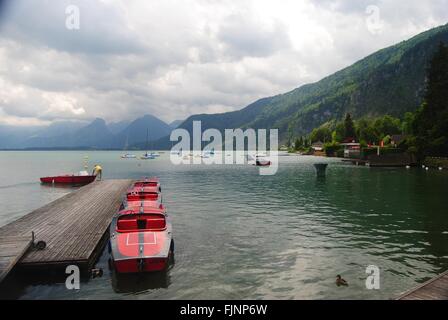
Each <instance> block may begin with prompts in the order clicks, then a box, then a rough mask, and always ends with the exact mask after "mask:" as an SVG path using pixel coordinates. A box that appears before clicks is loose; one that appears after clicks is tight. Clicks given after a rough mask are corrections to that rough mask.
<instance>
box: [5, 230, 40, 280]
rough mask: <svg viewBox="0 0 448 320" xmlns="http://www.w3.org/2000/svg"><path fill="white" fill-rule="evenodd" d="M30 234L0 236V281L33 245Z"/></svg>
mask: <svg viewBox="0 0 448 320" xmlns="http://www.w3.org/2000/svg"><path fill="white" fill-rule="evenodd" d="M31 241H32V239H31V234H30V235H29V236H23V237H17V236H11V237H4V236H0V283H1V282H2V281H3V280H4V279H5V278H6V276H7V275H8V274H9V273H10V272H11V270H12V269H13V268H14V266H15V265H16V264H17V262H18V261H19V260H20V258H22V256H23V255H24V254H25V252H26V251H27V250H28V248H29V247H30V245H31Z"/></svg>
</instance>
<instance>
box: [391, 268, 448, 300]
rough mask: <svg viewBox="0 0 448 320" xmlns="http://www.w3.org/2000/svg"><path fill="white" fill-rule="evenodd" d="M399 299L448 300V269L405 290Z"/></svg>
mask: <svg viewBox="0 0 448 320" xmlns="http://www.w3.org/2000/svg"><path fill="white" fill-rule="evenodd" d="M397 300H448V271H447V272H445V273H442V274H441V275H439V276H437V277H435V278H433V279H431V280H429V281H427V282H425V283H423V284H422V285H420V286H418V287H417V288H414V289H412V290H409V291H407V292H405V293H404V294H402V295H401V296H399V297H398V298H397Z"/></svg>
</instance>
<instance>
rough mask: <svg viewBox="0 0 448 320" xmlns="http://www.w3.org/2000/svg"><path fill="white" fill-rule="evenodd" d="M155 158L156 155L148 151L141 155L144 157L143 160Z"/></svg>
mask: <svg viewBox="0 0 448 320" xmlns="http://www.w3.org/2000/svg"><path fill="white" fill-rule="evenodd" d="M155 158H156V157H155V156H154V155H153V154H152V153H148V152H146V153H145V154H144V155H142V156H141V157H140V159H142V160H153V159H155Z"/></svg>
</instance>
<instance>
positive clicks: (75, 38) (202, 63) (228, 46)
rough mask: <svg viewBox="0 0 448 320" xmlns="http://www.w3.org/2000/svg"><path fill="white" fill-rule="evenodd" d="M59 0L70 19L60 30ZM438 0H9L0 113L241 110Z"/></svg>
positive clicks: (171, 115)
mask: <svg viewBox="0 0 448 320" xmlns="http://www.w3.org/2000/svg"><path fill="white" fill-rule="evenodd" d="M69 5H75V6H76V7H77V8H79V29H68V28H67V27H66V22H67V19H68V18H70V15H68V14H67V13H66V9H67V7H68V6H69ZM447 7H448V0H434V1H425V2H423V1H416V0H411V1H406V2H402V1H377V0H369V1H364V0H360V1H351V2H349V1H342V0H339V1H329V0H323V1H317V0H316V1H312V0H301V1H300V0H282V1H280V2H279V1H273V0H238V1H235V0H232V1H229V0H222V1H218V0H196V1H193V0H178V1H175V0H160V1H159V0H150V1H141V0H115V1H110V0H102V1H101V0H96V1H94V0H71V1H66V0H60V1H45V0H13V1H7V2H6V3H4V4H3V7H1V8H0V10H1V11H2V13H1V16H0V19H1V22H0V124H12V125H36V124H48V123H51V122H54V121H60V120H90V119H93V118H96V117H101V118H104V119H106V120H107V121H119V120H126V119H135V118H136V117H139V116H141V115H143V114H148V113H149V114H153V115H155V116H157V117H159V118H161V119H163V120H165V121H172V120H176V119H184V118H186V117H187V116H189V115H191V114H195V113H216V112H225V111H232V110H236V109H240V108H242V107H244V106H245V105H247V104H249V103H251V102H253V101H254V100H256V99H258V98H261V97H265V96H270V95H275V94H279V93H282V92H286V91H288V90H291V89H293V88H295V87H298V86H300V85H303V84H305V83H309V82H313V81H317V80H319V79H320V78H322V77H324V76H326V75H329V74H331V73H333V72H335V71H337V70H339V69H341V68H343V67H345V66H348V65H350V64H351V63H353V62H355V61H357V60H358V59H360V58H362V57H364V56H366V55H368V54H370V53H372V52H374V51H376V50H378V49H381V48H383V47H386V46H388V45H392V44H394V43H396V42H399V41H402V40H405V39H407V38H409V37H411V36H413V35H415V34H417V33H420V32H422V31H424V30H427V29H429V28H431V27H435V26H438V25H441V24H444V23H446V22H448V11H447V10H446V8H447Z"/></svg>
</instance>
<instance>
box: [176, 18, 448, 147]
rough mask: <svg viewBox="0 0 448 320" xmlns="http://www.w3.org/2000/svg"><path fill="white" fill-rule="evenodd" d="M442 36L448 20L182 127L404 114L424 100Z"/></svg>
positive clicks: (293, 128) (298, 131)
mask: <svg viewBox="0 0 448 320" xmlns="http://www.w3.org/2000/svg"><path fill="white" fill-rule="evenodd" d="M440 41H443V42H446V43H448V25H444V26H441V27H437V28H434V29H431V30H429V31H426V32H424V33H421V34H419V35H417V36H415V37H413V38H411V39H410V40H407V41H403V42H401V43H399V44H397V45H394V46H392V47H388V48H386V49H382V50H380V51H378V52H376V53H374V54H372V55H370V56H368V57H366V58H364V59H362V60H360V61H358V62H356V63H355V64H353V65H351V66H349V67H347V68H345V69H343V70H341V71H338V72H336V73H334V74H333V75H331V76H328V77H326V78H324V79H322V80H320V81H318V82H316V83H313V84H307V85H304V86H302V87H299V88H297V89H295V90H293V91H291V92H288V93H285V94H280V95H277V96H274V97H269V98H264V99H260V100H258V101H256V102H254V103H252V104H250V105H249V106H247V107H246V108H244V109H242V110H239V111H234V112H228V113H222V114H212V115H206V114H200V115H194V116H191V117H189V118H188V119H187V120H186V121H185V122H183V123H182V124H181V126H180V127H182V128H186V129H191V126H192V121H194V120H201V121H202V125H203V129H206V128H217V129H221V130H223V129H225V128H278V129H280V137H281V138H282V140H285V139H286V138H287V137H288V136H289V135H294V136H296V135H302V134H307V133H309V132H310V131H311V130H312V129H313V128H315V127H318V126H319V125H321V124H323V123H325V122H327V121H329V120H341V119H343V117H344V116H345V114H346V113H347V112H350V113H351V114H352V116H353V118H360V117H370V116H371V117H374V116H380V115H384V114H390V115H392V116H396V117H402V116H403V114H404V113H405V112H406V111H414V110H416V108H417V107H418V106H419V104H420V103H421V100H422V95H423V93H424V88H425V73H426V69H427V65H428V61H429V59H430V58H431V56H432V54H433V53H434V51H435V49H436V48H437V46H438V44H439V42H440Z"/></svg>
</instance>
